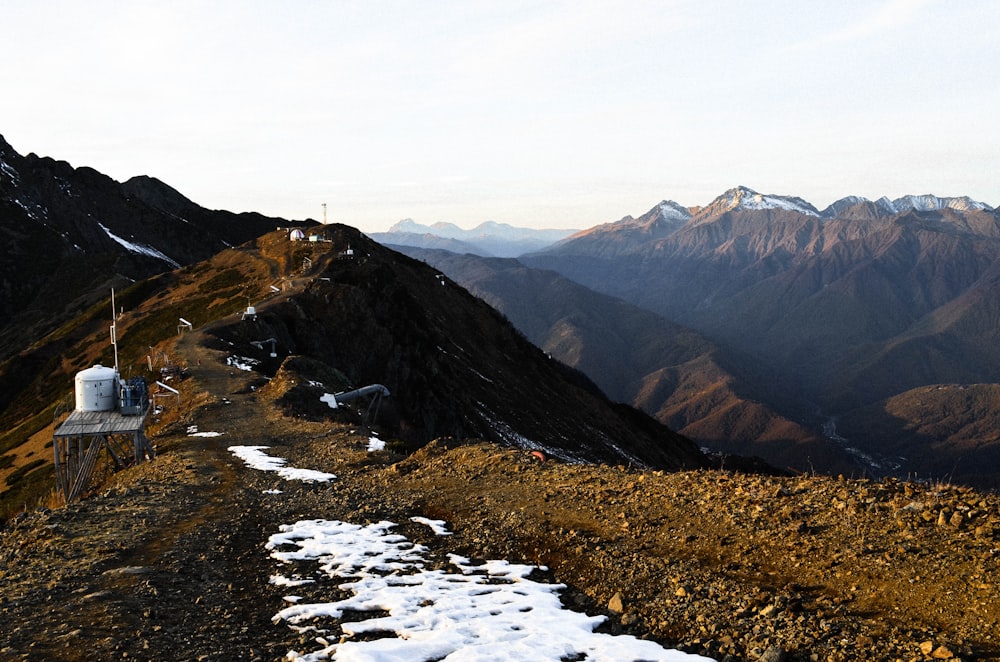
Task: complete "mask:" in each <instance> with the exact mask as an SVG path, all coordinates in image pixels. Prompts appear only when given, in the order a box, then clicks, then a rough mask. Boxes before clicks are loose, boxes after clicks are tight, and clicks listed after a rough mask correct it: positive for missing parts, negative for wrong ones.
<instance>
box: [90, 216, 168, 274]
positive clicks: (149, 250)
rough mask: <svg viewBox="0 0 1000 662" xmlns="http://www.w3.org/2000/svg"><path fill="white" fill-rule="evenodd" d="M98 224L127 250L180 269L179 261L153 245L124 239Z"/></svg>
mask: <svg viewBox="0 0 1000 662" xmlns="http://www.w3.org/2000/svg"><path fill="white" fill-rule="evenodd" d="M97 225H98V227H100V228H101V229H102V230H104V234H106V235H108V237H110V238H111V239H113V240H115V241H116V242H118V243H119V244H121V245H122V246H124V247H125V250H127V251H129V252H131V253H138V254H140V255H148V256H150V257H155V258H156V259H158V260H163V261H164V262H166V263H167V264H169V265H171V266H172V267H173V268H174V269H180V268H181V265H180V263H179V262H177V261H176V260H174V259H173V258H170V257H167V256H166V255H164V254H163V253H161V252H160V251H158V250H156V249H155V248H153V247H151V246H145V245H143V244H136V243H133V242H131V241H129V240H128V239H122V238H121V237H119V236H118V235H116V234H115V233H114V232H112V231H111V230H109V229H107V228H106V227H104V225H102V224H101V223H98V224H97Z"/></svg>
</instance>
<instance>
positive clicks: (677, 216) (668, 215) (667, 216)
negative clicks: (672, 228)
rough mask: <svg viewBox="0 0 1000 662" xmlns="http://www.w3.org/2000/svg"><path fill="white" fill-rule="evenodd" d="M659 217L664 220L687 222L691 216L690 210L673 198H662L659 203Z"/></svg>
mask: <svg viewBox="0 0 1000 662" xmlns="http://www.w3.org/2000/svg"><path fill="white" fill-rule="evenodd" d="M660 218H662V219H663V220H666V221H680V222H687V220H688V219H689V218H691V211H690V210H689V209H688V208H687V207H682V206H681V205H679V204H677V203H676V202H674V201H673V200H664V201H663V202H661V203H660Z"/></svg>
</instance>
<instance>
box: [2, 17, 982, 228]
mask: <svg viewBox="0 0 1000 662" xmlns="http://www.w3.org/2000/svg"><path fill="white" fill-rule="evenodd" d="M0 24H2V27H3V40H2V41H0V44H2V48H3V65H2V66H0V91H2V93H0V134H2V135H3V136H4V137H5V138H6V139H7V141H8V142H10V143H11V145H13V147H14V148H15V149H16V150H17V151H19V152H20V153H22V154H26V153H28V152H35V153H38V154H41V155H45V156H52V157H54V158H58V159H63V160H66V161H69V162H70V163H72V164H73V165H74V166H77V167H79V166H84V165H86V166H90V167H93V168H96V169H97V170H100V171H101V172H104V173H106V174H108V175H110V176H111V177H114V178H115V179H117V180H119V181H124V180H126V179H128V178H129V177H132V176H134V175H140V174H146V175H152V176H155V177H157V178H159V179H161V180H163V181H165V182H166V183H167V184H169V185H171V186H173V187H174V188H176V189H178V190H179V191H180V192H181V193H183V194H185V195H186V196H188V197H189V198H191V199H192V200H194V201H195V202H197V203H199V204H201V205H204V206H206V207H210V208H215V209H229V210H232V211H259V212H262V213H265V214H269V215H275V216H282V217H285V218H306V217H312V218H315V219H321V218H322V213H323V211H322V203H327V204H328V219H329V220H330V221H338V222H344V223H348V224H351V225H355V226H357V227H359V228H361V229H362V230H367V231H376V230H384V229H386V228H387V227H388V226H389V225H391V224H392V223H394V222H396V221H398V220H401V219H403V218H407V217H410V218H413V219H415V220H417V221H419V222H422V223H433V222H436V221H449V222H452V223H456V224H458V225H460V226H462V227H472V226H474V225H477V224H478V223H480V222H482V221H486V220H496V221H501V222H506V223H511V224H513V225H521V226H532V227H576V228H584V227H589V226H592V225H596V224H598V223H603V222H607V221H611V220H616V219H618V218H620V217H622V216H624V215H626V214H633V215H637V214H640V213H643V212H645V211H647V210H648V209H649V208H651V207H652V206H653V205H655V204H656V203H657V202H659V201H660V200H662V199H665V198H666V199H673V200H676V201H677V202H680V203H681V204H684V205H697V204H707V203H708V202H709V201H711V200H712V199H713V198H714V197H715V196H716V195H718V194H720V193H722V192H723V191H724V190H726V189H728V188H731V187H733V186H736V185H746V186H749V187H751V188H753V189H755V190H757V191H760V192H762V193H776V194H783V195H798V196H801V197H803V198H805V199H806V200H808V201H810V202H812V203H813V204H814V205H816V206H817V207H819V208H822V207H825V206H826V205H827V204H829V203H830V202H832V201H833V200H835V199H837V198H840V197H842V196H844V195H849V194H855V195H864V196H867V197H869V198H878V197H880V196H882V195H888V196H889V197H898V196H901V195H904V194H907V193H914V194H922V193H934V194H937V195H970V196H972V197H973V198H975V199H978V200H981V201H983V202H986V203H988V204H990V205H998V204H1000V184H998V175H1000V122H998V121H997V120H996V116H997V108H1000V76H998V73H1000V40H998V39H997V38H996V26H997V25H1000V3H998V2H995V0H962V1H960V2H957V1H956V2H947V1H945V0H938V1H934V0H872V1H867V2H865V1H856V0H841V1H838V2H822V1H820V0H815V1H812V0H807V1H803V0H790V1H764V0H762V1H761V2H745V1H735V0H733V1H729V2H726V1H718V2H703V1H699V0H673V1H672V0H656V1H652V0H651V1H640V0H636V1H625V2H622V1H612V0H568V1H566V2H538V1H537V0H524V1H522V0H462V1H456V2H444V1H442V2H435V1H428V2H412V1H405V0H384V1H383V0H365V1H364V2H348V1H347V0H326V1H320V0H296V1H293V2H289V1H287V0H282V1H280V2H279V1H277V0H256V1H251V0H231V1H214V2H203V1H202V0H170V1H168V0H160V1H159V2H142V1H128V2H126V1H121V2H115V1H112V0H86V1H84V0H75V1H72V2H70V1H63V2H59V1H55V0H33V1H31V2H28V1H26V0H0Z"/></svg>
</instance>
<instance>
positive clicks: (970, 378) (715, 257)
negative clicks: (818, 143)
mask: <svg viewBox="0 0 1000 662" xmlns="http://www.w3.org/2000/svg"><path fill="white" fill-rule="evenodd" d="M935 205H937V206H936V207H935ZM659 207H660V206H659V205H658V206H657V207H654V209H653V210H652V211H651V212H650V214H654V213H656V212H657V210H658V209H659ZM998 258H1000V223H998V217H997V213H996V212H995V211H993V210H991V209H989V208H987V207H985V206H984V205H979V204H974V203H972V202H971V201H968V200H967V199H942V198H934V197H933V196H908V197H907V198H903V199H899V200H896V201H891V202H890V201H885V200H882V201H878V202H876V203H871V202H867V201H864V200H861V199H854V200H849V201H847V202H845V203H844V204H841V205H837V204H835V205H832V206H831V208H829V209H828V210H825V211H824V212H822V213H820V212H817V211H816V210H815V208H813V207H811V205H809V206H804V205H803V204H802V201H801V200H798V199H797V198H782V197H780V196H760V195H759V194H753V192H749V193H747V192H746V191H745V190H739V189H734V190H733V191H731V192H727V193H726V194H724V195H723V196H720V198H719V199H717V200H716V201H714V202H713V203H712V204H710V205H708V206H706V207H704V208H700V209H695V210H693V213H692V215H691V217H690V219H689V220H688V221H687V222H686V223H685V224H684V225H683V226H682V227H679V228H675V229H673V230H672V231H671V232H670V233H669V234H666V236H660V237H657V238H646V237H643V236H641V235H639V234H637V233H636V232H635V227H634V223H633V222H630V221H629V220H628V219H626V220H624V221H621V222H619V223H618V224H610V225H606V226H600V227H599V228H595V229H594V230H593V231H591V232H586V233H580V234H578V235H576V236H574V237H572V238H570V239H569V240H567V241H565V242H563V243H561V244H559V245H556V246H553V247H551V248H550V249H548V250H546V251H544V252H541V253H536V254H533V255H530V256H525V257H523V258H522V261H523V262H525V263H526V264H528V265H529V266H534V267H537V268H547V269H552V270H555V271H558V272H559V273H561V274H563V275H565V276H567V277H569V278H571V279H573V280H576V281H578V282H580V283H582V284H584V285H587V286H588V287H590V288H592V289H595V290H597V291H600V292H604V293H607V294H610V295H613V296H616V297H620V298H622V299H624V300H626V301H629V302H631V303H633V304H636V305H638V306H640V307H644V308H646V309H648V310H651V311H653V312H656V313H658V314H660V315H662V316H663V317H665V318H667V319H669V320H671V321H673V322H676V323H678V324H681V325H683V326H685V327H688V328H691V329H694V330H696V331H698V332H699V333H701V334H703V335H704V336H706V337H707V338H709V339H711V340H712V341H713V342H715V343H716V344H718V345H719V346H720V347H722V348H724V349H726V350H727V351H729V352H731V354H730V356H733V357H739V356H748V357H750V358H751V359H752V360H753V361H755V362H757V363H758V364H760V363H763V364H765V365H767V366H769V368H771V369H772V370H773V373H774V374H775V375H776V383H775V386H776V390H783V391H784V392H785V393H786V394H794V395H795V396H797V397H798V399H799V401H800V403H801V405H802V407H803V408H806V409H808V408H809V407H812V408H813V410H814V411H815V410H817V409H818V410H820V411H824V412H827V413H828V414H842V413H845V412H847V411H849V410H853V409H856V408H858V407H862V406H865V405H867V404H870V403H874V402H878V401H881V400H883V399H886V398H890V397H892V396H894V395H896V394H899V393H902V392H904V391H907V390H909V389H912V388H916V387H918V386H921V385H928V384H937V383H950V382H958V383H995V382H1000V362H998V361H996V358H998V357H996V356H994V355H995V351H994V349H993V348H995V347H997V346H998V343H997V342H996V341H997V338H996V331H995V330H996V329H997V325H996V324H995V322H996V319H997V314H996V311H997V310H1000V305H998V303H997V294H998V293H997V292H996V286H995V283H996V277H995V274H996V273H997V269H998V263H997V260H998ZM747 370H751V371H752V368H749V367H748V368H747ZM995 470H997V471H1000V466H998V467H996V468H995Z"/></svg>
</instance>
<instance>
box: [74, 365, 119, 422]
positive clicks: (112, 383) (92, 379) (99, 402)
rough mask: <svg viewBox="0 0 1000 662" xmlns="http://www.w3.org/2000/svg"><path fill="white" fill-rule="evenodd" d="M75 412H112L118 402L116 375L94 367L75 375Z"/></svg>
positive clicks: (106, 369) (98, 366) (100, 366)
mask: <svg viewBox="0 0 1000 662" xmlns="http://www.w3.org/2000/svg"><path fill="white" fill-rule="evenodd" d="M75 382H76V409H77V411H114V409H115V406H116V403H117V401H118V387H119V384H118V373H117V372H115V369H114V368H105V367H104V366H102V365H95V366H94V367H92V368H87V369H86V370H81V371H80V372H78V373H76V380H75Z"/></svg>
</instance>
